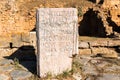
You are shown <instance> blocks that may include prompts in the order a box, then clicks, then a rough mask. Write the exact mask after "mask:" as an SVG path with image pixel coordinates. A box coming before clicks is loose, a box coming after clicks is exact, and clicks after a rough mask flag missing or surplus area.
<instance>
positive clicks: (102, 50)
mask: <svg viewBox="0 0 120 80" xmlns="http://www.w3.org/2000/svg"><path fill="white" fill-rule="evenodd" d="M119 53H120V40H113V39H110V40H95V41H79V54H92V55H99V56H104V57H118V56H119Z"/></svg>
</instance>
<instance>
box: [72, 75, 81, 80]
mask: <svg viewBox="0 0 120 80" xmlns="http://www.w3.org/2000/svg"><path fill="white" fill-rule="evenodd" d="M73 77H74V79H75V80H82V76H81V74H79V73H76V74H73Z"/></svg>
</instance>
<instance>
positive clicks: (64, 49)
mask: <svg viewBox="0 0 120 80" xmlns="http://www.w3.org/2000/svg"><path fill="white" fill-rule="evenodd" d="M77 20H78V17H77V9H75V8H40V9H38V10H37V23H36V25H37V26H36V30H37V52H38V53H37V69H38V75H39V76H40V77H45V76H46V75H48V74H51V75H53V76H55V75H58V74H60V73H63V72H64V71H68V70H71V66H72V55H74V54H77V53H78V45H77V44H78V39H77V37H78V27H77Z"/></svg>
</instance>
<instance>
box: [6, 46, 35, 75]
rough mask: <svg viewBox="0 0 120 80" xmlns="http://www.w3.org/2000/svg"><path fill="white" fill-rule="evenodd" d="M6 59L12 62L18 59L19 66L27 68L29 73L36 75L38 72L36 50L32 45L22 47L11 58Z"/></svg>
mask: <svg viewBox="0 0 120 80" xmlns="http://www.w3.org/2000/svg"><path fill="white" fill-rule="evenodd" d="M5 58H7V59H12V60H15V59H18V61H19V64H20V65H22V66H23V67H25V68H26V69H27V70H28V71H30V72H31V73H33V74H36V72H37V70H36V67H37V64H36V54H35V48H34V47H33V46H31V45H28V46H21V47H20V48H18V50H16V51H15V52H13V53H12V54H11V55H10V56H6V57H5Z"/></svg>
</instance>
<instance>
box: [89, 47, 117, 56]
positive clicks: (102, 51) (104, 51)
mask: <svg viewBox="0 0 120 80" xmlns="http://www.w3.org/2000/svg"><path fill="white" fill-rule="evenodd" d="M91 49H92V53H93V54H113V55H114V54H117V52H116V51H115V50H112V49H109V48H102V47H99V48H91Z"/></svg>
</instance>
